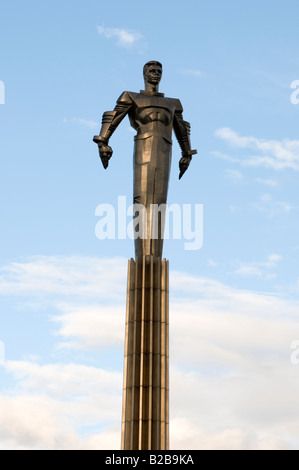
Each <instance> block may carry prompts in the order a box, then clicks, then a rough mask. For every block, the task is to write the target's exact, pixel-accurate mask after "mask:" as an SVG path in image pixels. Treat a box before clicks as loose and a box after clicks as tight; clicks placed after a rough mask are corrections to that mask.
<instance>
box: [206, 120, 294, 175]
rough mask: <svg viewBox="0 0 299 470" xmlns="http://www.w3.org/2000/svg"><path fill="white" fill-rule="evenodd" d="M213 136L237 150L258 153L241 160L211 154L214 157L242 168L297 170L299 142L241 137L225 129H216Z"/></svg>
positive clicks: (218, 153) (239, 158)
mask: <svg viewBox="0 0 299 470" xmlns="http://www.w3.org/2000/svg"><path fill="white" fill-rule="evenodd" d="M215 135H216V137H219V138H220V139H222V140H224V141H225V142H227V143H228V144H229V145H231V146H232V147H235V148H237V149H243V150H247V151H250V152H252V151H253V152H259V154H255V153H254V154H252V153H250V154H249V155H246V156H244V157H243V158H242V157H231V156H228V155H224V154H221V153H220V152H213V154H214V155H215V156H218V157H221V158H226V159H227V160H229V161H234V162H238V163H240V164H241V165H243V166H253V167H259V166H262V167H266V168H272V169H274V170H283V169H285V168H291V169H293V170H299V140H290V139H283V140H281V141H280V140H267V139H258V138H256V137H243V136H240V135H239V134H238V133H237V132H235V131H233V130H232V129H230V128H227V127H223V128H220V129H218V130H217V131H216V132H215Z"/></svg>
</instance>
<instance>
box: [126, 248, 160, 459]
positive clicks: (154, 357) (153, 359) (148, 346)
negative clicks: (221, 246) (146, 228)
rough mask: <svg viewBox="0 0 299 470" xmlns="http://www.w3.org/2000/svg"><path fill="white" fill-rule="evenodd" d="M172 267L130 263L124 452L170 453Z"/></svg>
mask: <svg viewBox="0 0 299 470" xmlns="http://www.w3.org/2000/svg"><path fill="white" fill-rule="evenodd" d="M168 299H169V263H168V261H166V260H165V259H164V260H163V261H161V259H160V258H159V257H157V256H153V255H152V256H146V257H144V258H143V259H138V258H136V261H134V259H131V260H130V261H129V266H128V290H127V318H126V339H125V360H124V388H123V415H122V445H121V447H122V450H168V449H169V346H168V342H169V313H168V312H169V300H168Z"/></svg>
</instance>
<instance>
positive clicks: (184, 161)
mask: <svg viewBox="0 0 299 470" xmlns="http://www.w3.org/2000/svg"><path fill="white" fill-rule="evenodd" d="M191 159H192V157H191V156H190V157H182V158H181V159H180V162H179V167H180V176H179V179H181V177H182V176H183V174H184V173H185V171H187V170H188V167H189V165H190V162H191Z"/></svg>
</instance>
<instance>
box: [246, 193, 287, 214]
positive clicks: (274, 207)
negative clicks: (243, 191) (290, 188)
mask: <svg viewBox="0 0 299 470" xmlns="http://www.w3.org/2000/svg"><path fill="white" fill-rule="evenodd" d="M248 206H249V207H250V208H251V209H254V210H255V211H258V212H262V213H264V214H266V215H267V217H270V218H272V217H275V216H278V215H283V214H286V215H287V214H290V213H291V212H293V211H294V210H295V209H296V207H295V206H293V205H292V204H290V203H289V202H286V201H274V200H273V198H272V196H271V194H268V193H265V194H261V196H260V199H259V201H257V202H251V203H249V204H248Z"/></svg>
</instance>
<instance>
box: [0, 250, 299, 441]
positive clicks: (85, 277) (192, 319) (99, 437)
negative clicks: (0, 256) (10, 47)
mask: <svg viewBox="0 0 299 470" xmlns="http://www.w3.org/2000/svg"><path fill="white" fill-rule="evenodd" d="M280 260H281V255H280V254H278V253H272V254H270V255H269V256H268V257H267V259H266V260H265V261H263V262H260V263H247V266H248V268H250V267H251V268H255V269H260V270H261V271H262V272H264V273H265V274H266V273H269V274H271V273H273V271H274V270H275V266H277V263H279V262H280ZM211 265H213V262H212V263H211ZM120 266H121V269H120V268H119V267H120ZM242 267H243V274H242V273H240V275H245V273H244V270H245V268H246V263H242V266H241V263H240V264H239V266H238V268H242ZM0 272H1V277H0V287H1V289H0V290H1V292H2V294H6V295H11V296H14V297H15V299H17V297H18V296H21V295H22V297H20V305H19V308H22V307H21V305H22V304H23V301H24V296H27V297H30V299H31V302H36V303H37V305H38V306H39V305H41V304H42V303H44V302H47V303H51V302H52V303H53V305H55V307H56V310H57V315H56V318H57V321H56V322H55V323H54V325H55V326H57V329H56V331H55V332H56V334H58V335H59V337H60V338H63V341H64V342H65V345H66V346H67V344H69V345H70V347H72V348H75V347H80V351H82V349H85V350H86V351H90V348H91V347H93V348H96V347H97V345H98V346H101V347H107V350H105V351H104V353H105V352H106V351H107V355H108V354H110V353H111V350H112V348H113V347H114V346H115V344H118V345H119V346H120V345H121V347H123V336H122V335H123V325H124V315H125V311H124V308H125V283H126V260H119V259H99V258H98V259H96V258H90V257H89V258H84V257H77V256H73V257H42V258H34V259H31V260H29V261H28V262H27V263H11V264H8V265H6V266H3V267H2V268H1V271H0ZM170 292H171V293H170V300H171V303H170V310H171V323H170V354H171V358H172V360H171V364H172V365H171V367H172V370H171V374H170V376H171V390H172V392H171V393H172V405H171V413H170V417H171V422H170V428H171V446H172V448H173V449H194V448H195V449H197V448H202V449H270V448H273V449H282V448H288V447H290V448H291V447H292V446H293V443H294V442H296V441H297V440H298V438H299V434H298V429H299V396H298V393H297V390H296V387H295V388H294V383H297V378H298V368H296V367H295V366H292V365H291V364H290V360H289V355H290V353H291V350H290V349H289V345H290V344H291V342H292V341H293V340H294V339H296V336H297V335H296V331H297V332H298V302H296V301H295V300H292V299H288V298H286V297H281V296H279V295H275V294H274V293H273V294H267V295H266V294H262V293H257V292H253V291H249V290H245V289H244V290H242V289H237V288H233V287H231V286H229V285H226V284H224V283H221V282H217V281H215V280H213V279H209V278H204V277H198V276H192V275H189V274H187V273H183V272H174V271H172V272H171V276H170ZM41 294H42V298H41ZM79 301H80V303H79ZM103 305H105V308H102V306H103ZM120 306H121V308H120ZM97 309H99V310H98V311H97ZM121 310H122V314H121ZM18 315H19V313H18ZM120 323H121V325H120ZM113 328H114V330H115V331H118V333H114V334H113V332H112V329H113ZM51 330H52V331H53V328H51ZM119 332H121V334H120V333H119ZM104 338H105V340H104ZM33 352H34V351H33ZM104 353H103V356H104V355H105V354H104ZM73 357H74V359H75V357H76V350H74V354H73ZM96 357H97V359H96V361H97V363H98V361H99V355H98V354H97V356H96ZM60 358H61V356H60ZM80 362H81V361H80ZM4 367H5V371H6V373H7V374H10V375H11V377H13V379H14V383H13V384H12V385H11V386H10V388H9V389H6V390H5V391H4V392H2V393H1V392H0V449H2V448H3V449H13V450H14V449H52V450H55V449H74V450H75V449H90V450H93V449H113V448H117V446H118V445H119V441H120V425H119V420H120V416H121V387H122V385H121V379H122V371H121V367H122V354H121V360H120V365H119V366H117V367H116V372H115V371H109V370H105V369H103V368H98V367H94V366H86V365H83V364H82V363H80V364H75V363H71V364H69V363H68V364H63V363H62V362H61V361H60V362H59V363H51V364H43V365H41V364H39V363H38V361H36V360H35V361H30V360H28V359H27V361H24V360H23V361H22V360H20V361H9V362H7V363H6V364H5V366H4ZM269 397H270V398H269ZM219 416H221V422H219ZM198 423H200V424H198ZM285 429H288V433H287V435H286V434H285ZM281 436H283V438H282V437H281Z"/></svg>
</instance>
